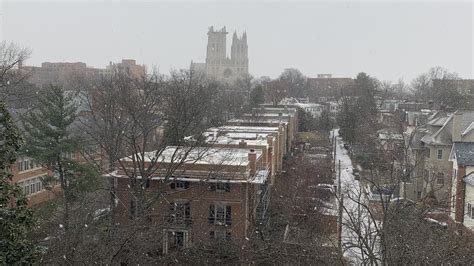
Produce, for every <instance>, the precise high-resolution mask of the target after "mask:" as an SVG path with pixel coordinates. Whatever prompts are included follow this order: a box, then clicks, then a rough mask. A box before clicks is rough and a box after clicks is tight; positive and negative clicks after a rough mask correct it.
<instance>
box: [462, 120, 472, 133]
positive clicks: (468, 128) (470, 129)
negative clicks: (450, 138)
mask: <svg viewBox="0 0 474 266" xmlns="http://www.w3.org/2000/svg"><path fill="white" fill-rule="evenodd" d="M471 131H474V122H472V123H471V124H470V125H469V126H468V127H467V128H466V130H464V132H463V133H462V134H461V135H462V136H465V135H467V134H469V132H471Z"/></svg>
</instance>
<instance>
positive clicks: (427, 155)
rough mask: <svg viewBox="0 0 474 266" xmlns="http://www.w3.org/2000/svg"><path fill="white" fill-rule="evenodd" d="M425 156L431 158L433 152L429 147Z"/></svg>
mask: <svg viewBox="0 0 474 266" xmlns="http://www.w3.org/2000/svg"><path fill="white" fill-rule="evenodd" d="M425 156H426V158H431V152H430V149H429V148H427V149H426V150H425Z"/></svg>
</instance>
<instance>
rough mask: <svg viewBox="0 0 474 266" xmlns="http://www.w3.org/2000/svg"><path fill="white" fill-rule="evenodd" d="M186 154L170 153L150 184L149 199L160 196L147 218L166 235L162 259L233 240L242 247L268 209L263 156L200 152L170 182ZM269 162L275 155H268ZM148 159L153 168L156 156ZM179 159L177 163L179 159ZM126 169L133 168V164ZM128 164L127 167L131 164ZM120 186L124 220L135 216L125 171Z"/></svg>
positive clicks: (266, 168) (249, 151)
mask: <svg viewBox="0 0 474 266" xmlns="http://www.w3.org/2000/svg"><path fill="white" fill-rule="evenodd" d="M184 149H185V148H178V147H167V148H166V149H165V150H164V151H163V152H162V153H161V155H160V156H159V158H158V160H157V166H156V167H157V171H156V172H155V174H154V175H153V178H152V179H151V182H150V183H149V189H148V191H149V193H156V192H157V191H160V192H161V193H162V195H163V196H162V197H160V198H159V200H157V201H155V202H153V203H152V204H153V205H152V208H151V209H152V210H153V211H152V213H150V214H149V215H147V217H148V218H149V221H150V222H151V225H152V226H153V227H154V228H159V229H162V232H161V233H162V235H158V236H156V237H158V238H161V239H162V245H163V253H167V252H169V251H170V250H172V249H174V248H179V247H187V246H190V245H200V244H204V243H209V241H215V240H224V239H232V240H233V241H234V242H235V243H239V242H242V241H244V240H245V238H246V237H249V236H250V234H252V232H253V231H254V230H253V229H254V227H255V225H256V224H257V222H258V221H260V220H263V219H264V216H265V211H266V208H267V204H268V197H269V190H268V177H269V173H270V169H269V166H268V164H267V163H266V162H265V161H264V154H263V153H264V152H263V151H262V150H255V149H250V148H220V147H212V148H206V147H196V148H194V149H193V150H191V152H189V154H188V155H187V157H186V159H185V160H184V162H183V163H182V164H181V166H180V167H179V169H178V170H176V171H174V173H173V174H172V176H170V177H169V180H166V179H165V175H166V174H165V173H166V169H169V167H170V165H171V164H173V163H176V160H175V161H173V158H176V157H175V156H176V154H181V152H183V153H184ZM266 152H267V158H270V157H271V155H270V154H268V153H271V150H267V151H266ZM151 154H152V155H146V156H145V157H146V158H147V159H145V162H146V163H150V162H151V160H152V158H148V157H152V156H154V155H153V154H154V153H151ZM179 156H180V155H178V156H177V157H179ZM127 160H128V159H127V158H124V163H125V165H126V167H127V166H131V164H132V163H131V162H130V161H128V162H127ZM127 163H128V164H127ZM113 176H114V177H115V178H116V180H117V184H118V186H117V193H118V198H119V200H120V203H121V204H118V208H119V212H120V213H122V217H131V218H133V217H134V215H136V213H135V212H136V210H135V206H136V203H135V202H134V199H133V196H132V194H131V193H130V189H129V186H130V183H129V179H128V178H127V177H126V176H125V172H124V171H123V170H120V171H118V172H116V173H114V175H113Z"/></svg>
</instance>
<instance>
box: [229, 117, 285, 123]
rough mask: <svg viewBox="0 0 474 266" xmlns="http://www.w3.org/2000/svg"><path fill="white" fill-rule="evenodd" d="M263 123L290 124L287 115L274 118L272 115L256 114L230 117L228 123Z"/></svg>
mask: <svg viewBox="0 0 474 266" xmlns="http://www.w3.org/2000/svg"><path fill="white" fill-rule="evenodd" d="M255 122H257V123H262V124H278V123H281V124H288V121H287V119H286V118H285V117H282V119H274V118H272V117H265V116H256V117H244V118H234V119H230V120H229V121H228V123H255Z"/></svg>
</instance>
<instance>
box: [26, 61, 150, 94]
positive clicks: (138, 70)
mask: <svg viewBox="0 0 474 266" xmlns="http://www.w3.org/2000/svg"><path fill="white" fill-rule="evenodd" d="M21 69H22V70H23V71H24V72H26V73H27V74H28V81H29V82H31V83H33V84H34V85H36V86H38V87H43V86H47V85H50V84H58V85H63V86H66V87H68V86H69V85H72V84H74V81H75V79H77V78H83V77H86V78H98V77H100V76H102V75H108V74H111V73H112V72H113V71H115V70H121V71H124V72H125V73H128V74H130V75H131V76H133V77H136V78H138V77H143V76H145V66H144V65H137V64H136V61H135V60H132V59H123V60H122V62H120V63H112V62H110V63H109V65H108V66H107V67H106V68H105V69H103V68H93V67H88V66H87V65H86V63H82V62H76V63H68V62H59V63H50V62H44V63H42V64H41V66H40V67H36V66H22V67H21Z"/></svg>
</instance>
